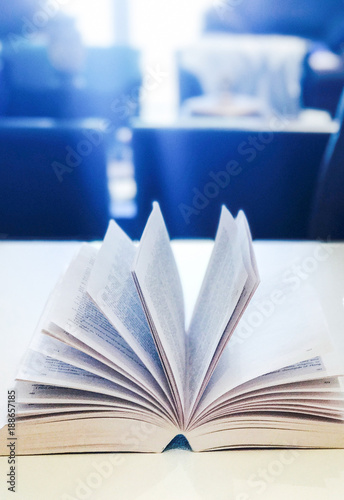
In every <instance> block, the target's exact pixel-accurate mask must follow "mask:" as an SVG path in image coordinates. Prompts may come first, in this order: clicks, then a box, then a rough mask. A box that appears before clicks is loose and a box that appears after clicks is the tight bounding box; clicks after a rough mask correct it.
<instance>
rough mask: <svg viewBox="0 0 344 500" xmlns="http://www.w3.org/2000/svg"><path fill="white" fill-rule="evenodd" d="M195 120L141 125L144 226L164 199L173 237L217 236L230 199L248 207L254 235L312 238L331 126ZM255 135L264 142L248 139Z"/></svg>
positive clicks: (138, 146) (137, 157)
mask: <svg viewBox="0 0 344 500" xmlns="http://www.w3.org/2000/svg"><path fill="white" fill-rule="evenodd" d="M190 123H192V122H190ZM195 123H196V122H194V125H192V124H190V125H185V126H182V125H180V126H178V124H176V126H175V127H162V128H158V127H151V126H140V125H139V124H138V125H137V126H136V127H135V128H134V134H133V148H134V165H135V175H136V181H137V204H138V213H139V217H140V219H139V221H138V227H141V228H143V226H144V222H145V220H146V217H147V216H148V214H149V212H150V210H151V204H152V201H153V200H157V201H159V202H160V205H161V208H162V212H163V214H164V217H165V219H166V223H167V227H168V229H169V232H170V235H171V237H175V238H179V237H181V238H185V237H201V238H203V237H213V236H214V234H215V231H216V227H217V223H218V219H219V215H220V208H221V205H222V204H225V205H226V206H227V207H228V208H229V209H230V210H231V212H232V213H233V214H236V213H237V212H238V210H240V209H243V210H244V211H245V213H246V215H247V217H248V220H249V222H250V226H251V229H252V233H253V236H254V238H262V239H304V238H308V221H309V215H310V210H311V201H312V196H313V192H314V188H315V184H316V179H317V175H318V166H319V165H320V162H321V157H322V155H323V152H324V150H325V147H326V143H327V141H328V139H329V133H314V132H313V133H306V132H289V131H286V130H285V131H283V130H282V131H280V132H274V133H273V134H271V131H270V132H269V131H268V130H266V131H265V133H260V132H259V130H257V129H256V130H254V129H250V130H237V129H226V128H215V127H207V126H206V125H204V126H201V125H200V123H204V122H198V126H195ZM250 137H253V138H255V139H254V140H256V139H258V148H259V149H258V148H256V147H255V146H253V145H249V142H248V141H249V140H250ZM221 172H222V174H221ZM223 172H225V173H227V175H225V174H223Z"/></svg>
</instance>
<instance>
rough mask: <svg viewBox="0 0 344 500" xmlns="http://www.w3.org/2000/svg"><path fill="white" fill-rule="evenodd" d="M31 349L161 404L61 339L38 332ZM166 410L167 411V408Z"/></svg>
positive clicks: (111, 369)
mask: <svg viewBox="0 0 344 500" xmlns="http://www.w3.org/2000/svg"><path fill="white" fill-rule="evenodd" d="M30 349H32V350H34V351H36V352H39V353H41V354H43V355H45V356H49V357H50V358H53V359H56V360H59V361H63V362H64V363H67V364H70V365H73V366H75V367H77V368H81V369H82V370H85V371H88V372H90V373H93V374H95V375H97V376H99V377H102V378H104V379H106V380H110V381H111V382H114V383H115V384H118V385H119V386H121V387H123V388H124V389H128V390H129V391H132V392H135V393H136V394H138V395H139V396H141V397H143V398H146V399H147V400H148V401H150V402H151V403H153V404H154V405H156V406H159V402H158V401H157V399H156V398H155V397H153V396H152V395H150V394H148V393H147V392H146V391H145V390H143V389H142V388H141V387H140V386H138V385H137V384H135V383H134V382H132V381H131V380H129V379H128V378H127V377H125V376H123V375H121V374H120V373H119V372H117V371H116V370H114V369H113V368H110V367H109V366H107V365H105V364H103V363H102V362H100V361H98V360H96V359H94V358H93V357H91V356H89V355H88V354H85V353H83V352H81V351H79V350H77V349H75V348H73V347H70V346H67V345H66V344H63V343H62V342H60V341H59V340H56V339H53V338H51V337H48V336H46V335H44V334H42V333H40V332H37V333H36V335H35V336H34V338H33V340H32V342H31V344H30ZM163 411H164V410H163ZM164 412H165V413H166V410H165V411H164Z"/></svg>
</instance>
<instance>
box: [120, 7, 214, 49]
mask: <svg viewBox="0 0 344 500" xmlns="http://www.w3.org/2000/svg"><path fill="white" fill-rule="evenodd" d="M213 3H214V0H130V16H131V40H132V41H133V43H134V44H135V45H137V46H139V47H144V48H146V49H148V50H153V51H154V49H157V50H159V48H163V49H165V50H168V49H174V48H176V47H178V46H181V45H184V44H188V43H191V42H193V41H194V40H195V38H197V36H198V34H199V33H200V30H201V26H202V20H203V19H202V16H203V13H204V12H205V10H206V9H207V8H208V7H210V6H211V5H213Z"/></svg>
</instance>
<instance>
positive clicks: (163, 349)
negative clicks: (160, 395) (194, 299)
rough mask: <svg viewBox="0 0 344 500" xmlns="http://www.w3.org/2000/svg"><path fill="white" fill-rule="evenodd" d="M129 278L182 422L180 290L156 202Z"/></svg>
mask: <svg viewBox="0 0 344 500" xmlns="http://www.w3.org/2000/svg"><path fill="white" fill-rule="evenodd" d="M133 278H134V280H135V283H136V286H137V289H138V293H139V295H140V299H141V301H142V304H143V307H144V310H145V312H146V315H147V319H148V322H149V325H150V328H151V331H152V334H153V337H154V340H155V343H156V346H157V350H158V352H159V355H160V358H161V361H162V364H163V366H164V369H165V372H166V375H167V378H168V380H169V382H170V385H171V391H172V394H173V397H174V401H175V404H176V407H177V412H178V416H179V419H180V424H181V425H183V415H184V388H185V378H186V359H185V318H184V301H183V291H182V287H181V282H180V278H179V274H178V270H177V265H176V262H175V260H174V256H173V253H172V248H171V244H170V239H169V236H168V233H167V230H166V227H165V223H164V220H163V218H162V215H161V212H160V208H159V205H158V204H157V203H154V205H153V211H152V213H151V215H150V217H149V219H148V222H147V225H146V228H145V230H144V233H143V235H142V238H141V241H140V246H139V249H138V252H137V255H136V259H135V263H134V264H133Z"/></svg>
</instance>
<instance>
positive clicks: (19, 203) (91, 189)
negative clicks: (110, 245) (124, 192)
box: [0, 119, 109, 240]
mask: <svg viewBox="0 0 344 500" xmlns="http://www.w3.org/2000/svg"><path fill="white" fill-rule="evenodd" d="M104 133H105V131H104V128H103V126H102V123H101V122H100V121H98V120H97V121H96V122H95V123H93V124H90V123H88V122H79V121H78V122H66V123H65V122H54V121H48V120H41V121H40V120H34V119H31V120H19V119H18V120H10V119H5V120H2V121H0V234H1V237H2V238H7V239H76V240H93V239H99V238H103V236H104V233H105V231H106V227H107V224H108V220H109V193H108V185H107V172H106V154H105V135H104Z"/></svg>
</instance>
